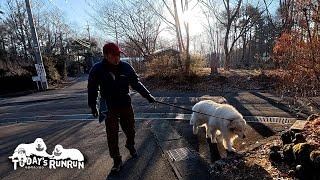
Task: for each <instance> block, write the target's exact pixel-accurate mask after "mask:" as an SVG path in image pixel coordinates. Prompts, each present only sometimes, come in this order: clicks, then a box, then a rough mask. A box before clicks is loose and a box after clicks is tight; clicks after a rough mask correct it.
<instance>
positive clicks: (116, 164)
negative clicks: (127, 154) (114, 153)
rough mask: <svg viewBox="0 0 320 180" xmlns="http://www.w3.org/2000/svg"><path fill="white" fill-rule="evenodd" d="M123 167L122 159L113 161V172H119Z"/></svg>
mask: <svg viewBox="0 0 320 180" xmlns="http://www.w3.org/2000/svg"><path fill="white" fill-rule="evenodd" d="M121 167H122V160H121V159H120V160H114V161H113V167H112V168H111V172H112V173H118V172H119V171H120V170H121Z"/></svg>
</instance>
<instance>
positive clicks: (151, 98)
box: [146, 94, 156, 103]
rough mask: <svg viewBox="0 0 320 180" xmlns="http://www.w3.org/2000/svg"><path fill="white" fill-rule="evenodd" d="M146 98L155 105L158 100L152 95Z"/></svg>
mask: <svg viewBox="0 0 320 180" xmlns="http://www.w3.org/2000/svg"><path fill="white" fill-rule="evenodd" d="M146 98H147V100H148V101H149V103H155V102H156V99H155V98H154V97H153V96H152V95H151V94H149V95H148V96H147V97H146Z"/></svg>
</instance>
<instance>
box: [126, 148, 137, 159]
mask: <svg viewBox="0 0 320 180" xmlns="http://www.w3.org/2000/svg"><path fill="white" fill-rule="evenodd" d="M125 146H126V148H127V149H128V150H129V152H130V155H131V157H132V158H137V157H138V154H137V151H136V149H135V148H134V147H129V146H127V145H125Z"/></svg>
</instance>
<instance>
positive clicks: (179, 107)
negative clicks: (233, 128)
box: [155, 100, 233, 121]
mask: <svg viewBox="0 0 320 180" xmlns="http://www.w3.org/2000/svg"><path fill="white" fill-rule="evenodd" d="M155 102H156V103H159V104H164V105H167V106H172V107H175V108H178V109H183V110H185V111H189V112H194V113H198V114H202V115H206V116H210V117H215V118H219V119H224V120H228V121H233V119H227V118H222V117H217V116H213V115H210V114H206V113H202V112H199V111H194V110H192V109H187V108H184V107H181V106H177V105H174V104H169V103H165V102H161V101H158V100H156V101H155Z"/></svg>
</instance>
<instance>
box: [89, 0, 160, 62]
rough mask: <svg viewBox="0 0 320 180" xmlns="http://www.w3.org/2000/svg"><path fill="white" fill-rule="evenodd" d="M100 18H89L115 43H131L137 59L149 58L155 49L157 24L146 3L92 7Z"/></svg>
mask: <svg viewBox="0 0 320 180" xmlns="http://www.w3.org/2000/svg"><path fill="white" fill-rule="evenodd" d="M91 7H92V8H94V9H95V10H96V12H97V14H99V16H97V14H94V15H92V18H93V19H94V21H95V22H96V27H97V28H99V29H101V30H102V31H104V32H106V33H107V35H108V36H109V37H110V39H115V40H116V41H117V42H118V41H119V40H121V41H122V42H129V41H130V42H132V43H133V44H134V45H135V48H136V49H137V50H138V52H139V53H137V54H139V55H142V56H144V57H148V56H149V55H150V54H151V53H152V52H153V51H154V50H155V47H156V42H157V39H158V35H159V33H160V31H161V30H160V21H159V20H158V18H157V16H156V15H155V14H154V13H153V11H152V10H151V8H152V7H151V5H150V4H149V3H147V2H146V1H138V0H130V1H125V0H120V1H109V2H107V3H98V6H97V5H91Z"/></svg>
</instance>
